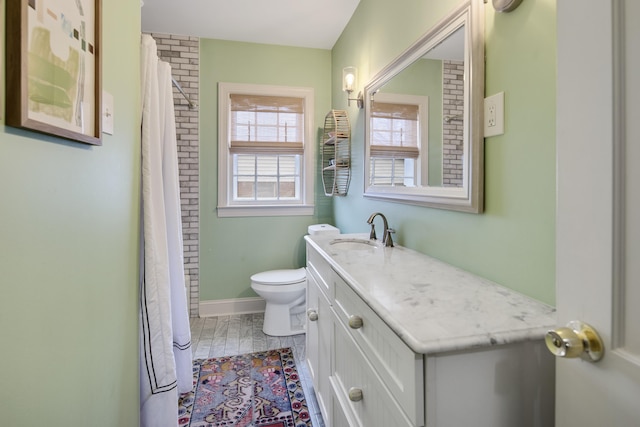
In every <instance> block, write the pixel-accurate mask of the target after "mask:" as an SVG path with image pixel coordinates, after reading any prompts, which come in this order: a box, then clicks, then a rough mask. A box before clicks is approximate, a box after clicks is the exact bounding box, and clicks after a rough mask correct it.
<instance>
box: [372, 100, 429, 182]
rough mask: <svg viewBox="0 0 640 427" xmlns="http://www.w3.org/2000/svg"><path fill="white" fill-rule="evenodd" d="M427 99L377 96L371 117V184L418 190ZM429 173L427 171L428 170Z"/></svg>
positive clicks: (423, 156) (423, 157)
mask: <svg viewBox="0 0 640 427" xmlns="http://www.w3.org/2000/svg"><path fill="white" fill-rule="evenodd" d="M427 102H428V101H427V98H426V97H416V96H408V95H396V94H389V93H379V94H376V96H375V100H374V102H373V105H372V107H371V115H370V132H371V137H370V141H371V143H370V147H369V150H370V152H369V156H370V159H371V161H370V164H369V167H370V170H369V173H370V174H369V177H370V184H371V185H386V186H405V187H414V186H416V185H418V184H417V183H418V182H419V181H420V167H419V165H420V163H424V162H425V158H426V155H422V159H421V143H420V137H421V135H423V134H424V135H427V133H426V130H425V129H426V119H425V117H426V114H427V113H426V110H427V105H428V104H427ZM425 172H426V171H425Z"/></svg>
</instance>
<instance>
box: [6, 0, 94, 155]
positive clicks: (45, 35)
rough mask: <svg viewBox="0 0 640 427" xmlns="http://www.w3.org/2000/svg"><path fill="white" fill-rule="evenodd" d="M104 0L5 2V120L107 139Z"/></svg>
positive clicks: (81, 138)
mask: <svg viewBox="0 0 640 427" xmlns="http://www.w3.org/2000/svg"><path fill="white" fill-rule="evenodd" d="M101 6H102V4H101V0H11V1H9V2H7V3H6V58H5V66H6V85H5V86H6V105H5V115H6V124H7V125H9V126H13V127H18V128H22V129H27V130H30V131H35V132H40V133H44V134H47V135H54V136H58V137H61V138H66V139H69V140H72V141H77V142H81V143H85V144H91V145H102V129H101V115H102V108H101V100H102V61H101V48H102V37H101Z"/></svg>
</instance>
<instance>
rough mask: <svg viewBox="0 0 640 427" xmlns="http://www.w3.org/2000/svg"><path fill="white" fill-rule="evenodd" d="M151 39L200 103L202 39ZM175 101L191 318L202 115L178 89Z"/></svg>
mask: <svg viewBox="0 0 640 427" xmlns="http://www.w3.org/2000/svg"><path fill="white" fill-rule="evenodd" d="M151 36H152V37H153V38H154V40H155V41H156V44H157V46H158V56H159V57H160V59H161V60H163V61H166V62H168V63H169V64H171V73H172V75H173V78H174V79H175V80H176V81H177V82H178V84H180V86H181V87H182V89H183V90H184V91H185V93H186V94H187V96H188V97H189V99H191V101H193V102H195V103H196V104H198V93H199V84H200V77H199V72H200V63H199V61H200V40H199V39H198V38H197V37H188V36H177V35H169V34H156V33H153V34H151ZM173 99H174V106H175V113H176V135H177V138H178V168H179V172H180V199H181V205H182V238H183V243H184V273H185V278H186V284H187V288H188V289H189V315H190V316H191V317H197V316H198V311H199V310H198V305H199V300H200V289H199V285H200V280H199V278H200V271H199V265H200V260H199V246H200V245H199V230H200V215H199V198H200V179H199V177H200V175H199V152H200V150H199V147H200V136H199V133H198V129H199V119H200V118H199V113H198V110H197V108H196V109H189V107H188V103H187V101H186V100H185V98H184V97H183V96H182V94H180V92H178V90H177V89H176V88H175V87H174V89H173Z"/></svg>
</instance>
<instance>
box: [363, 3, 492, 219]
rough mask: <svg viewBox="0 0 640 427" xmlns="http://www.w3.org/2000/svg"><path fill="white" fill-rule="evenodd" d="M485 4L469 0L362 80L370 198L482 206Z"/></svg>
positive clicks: (469, 207) (465, 208)
mask: <svg viewBox="0 0 640 427" xmlns="http://www.w3.org/2000/svg"><path fill="white" fill-rule="evenodd" d="M482 6H483V4H482V0H466V1H465V2H464V3H462V4H461V5H460V6H459V7H458V8H456V9H455V10H454V11H453V12H451V13H450V14H449V15H447V16H446V17H445V18H444V19H442V20H441V21H440V22H438V23H437V24H436V25H435V26H434V27H433V28H431V29H430V30H429V31H428V32H427V33H425V34H424V35H423V36H422V37H421V38H420V39H418V40H417V41H416V42H415V43H414V44H413V45H411V46H410V47H409V48H408V49H406V50H405V51H404V52H403V53H402V54H401V55H400V56H398V57H397V58H396V59H395V60H394V61H392V62H391V63H390V64H389V65H387V66H386V67H384V68H383V69H382V70H381V71H380V72H379V73H378V74H377V75H376V76H374V77H373V79H372V80H371V81H370V82H369V83H368V84H367V85H366V86H365V94H364V105H365V110H366V111H365V162H364V164H365V167H364V174H365V177H364V185H365V188H364V196H365V197H369V198H374V199H382V200H387V201H397V202H401V203H410V204H416V205H422V206H429V207H436V208H441V209H451V210H457V211H465V212H473V213H480V212H482V210H483V184H484V183H483V175H484V173H483V163H484V138H483V111H484V104H483V103H484V16H483V7H482Z"/></svg>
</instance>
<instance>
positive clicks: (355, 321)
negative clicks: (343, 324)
mask: <svg viewBox="0 0 640 427" xmlns="http://www.w3.org/2000/svg"><path fill="white" fill-rule="evenodd" d="M362 325H364V322H363V321H362V317H360V316H356V315H355V314H353V315H351V316H349V327H350V328H351V329H360V328H362Z"/></svg>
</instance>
